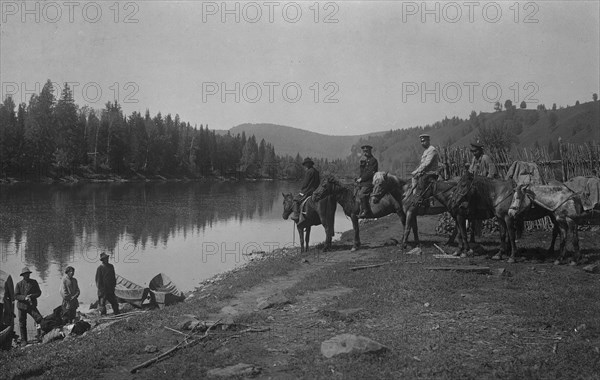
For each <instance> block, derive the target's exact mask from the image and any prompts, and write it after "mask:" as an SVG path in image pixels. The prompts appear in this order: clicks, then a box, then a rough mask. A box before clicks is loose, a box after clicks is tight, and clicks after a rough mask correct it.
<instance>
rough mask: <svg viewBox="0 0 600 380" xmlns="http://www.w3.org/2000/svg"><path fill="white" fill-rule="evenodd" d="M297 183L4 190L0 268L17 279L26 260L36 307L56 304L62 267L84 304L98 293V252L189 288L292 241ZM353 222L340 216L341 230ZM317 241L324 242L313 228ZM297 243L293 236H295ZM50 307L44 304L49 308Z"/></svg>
mask: <svg viewBox="0 0 600 380" xmlns="http://www.w3.org/2000/svg"><path fill="white" fill-rule="evenodd" d="M297 186H298V184H294V183H287V182H255V183H198V182H188V183H122V184H116V183H115V184H76V185H34V184H17V185H11V186H2V187H0V249H1V252H0V254H1V257H0V269H2V270H4V271H6V272H9V273H11V274H13V277H15V278H16V281H19V280H20V278H19V277H18V273H20V272H19V270H20V269H21V268H22V267H23V266H29V267H30V268H31V269H32V270H33V271H34V274H33V275H32V278H36V279H37V280H38V281H39V282H40V285H41V286H42V292H43V294H42V298H41V299H40V311H41V312H42V314H45V312H47V311H48V310H51V309H52V308H53V307H54V306H56V305H57V304H59V303H60V298H59V295H58V285H59V281H60V278H61V277H62V271H63V270H64V269H65V268H66V267H67V266H68V265H72V266H75V268H76V277H77V278H78V280H79V284H80V288H81V290H82V296H81V297H80V300H81V301H82V302H88V301H92V300H94V299H95V298H96V295H95V284H94V274H95V270H96V267H97V266H98V264H99V261H98V259H99V255H100V252H102V251H107V252H111V253H113V259H111V260H112V261H111V262H113V263H114V264H115V268H116V271H117V273H119V274H120V275H122V276H124V277H126V278H128V279H130V280H131V281H133V282H136V283H138V284H140V285H146V284H147V283H148V281H149V280H150V279H151V278H152V277H153V276H154V275H155V274H157V273H159V272H165V273H167V274H168V275H169V276H170V277H171V278H172V279H173V280H174V281H175V282H176V283H177V284H178V285H179V286H180V288H182V289H183V290H190V289H193V287H194V286H196V285H197V284H198V281H201V280H202V279H205V278H207V277H210V276H212V275H214V274H215V273H218V272H221V271H224V270H228V269H231V268H233V267H235V266H238V265H241V264H244V260H248V259H247V257H245V256H243V255H242V254H243V252H247V251H248V250H250V251H251V250H253V249H256V250H265V251H269V250H270V248H274V247H277V246H283V245H289V244H290V243H292V242H293V239H294V238H293V237H292V236H293V231H294V229H293V225H292V222H290V221H283V220H282V218H281V213H282V199H281V192H288V191H295V190H296V187H297ZM349 228H351V227H350V222H349V221H348V220H347V219H345V218H344V217H343V216H340V213H338V215H337V218H336V230H337V231H342V230H346V229H349ZM313 231H314V232H313V234H312V235H313V236H312V239H311V242H312V243H317V242H319V241H322V240H323V239H324V232H323V229H322V228H316V229H313ZM296 241H297V238H296ZM44 308H45V310H44Z"/></svg>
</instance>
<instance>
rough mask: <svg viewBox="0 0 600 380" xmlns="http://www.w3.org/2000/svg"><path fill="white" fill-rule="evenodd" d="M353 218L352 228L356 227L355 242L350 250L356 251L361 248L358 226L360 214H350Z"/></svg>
mask: <svg viewBox="0 0 600 380" xmlns="http://www.w3.org/2000/svg"><path fill="white" fill-rule="evenodd" d="M350 219H352V228H353V229H354V244H353V245H352V249H351V250H350V251H352V252H354V251H356V250H357V249H359V248H360V231H359V228H358V216H357V215H356V214H352V215H351V216H350Z"/></svg>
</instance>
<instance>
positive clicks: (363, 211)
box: [358, 197, 371, 218]
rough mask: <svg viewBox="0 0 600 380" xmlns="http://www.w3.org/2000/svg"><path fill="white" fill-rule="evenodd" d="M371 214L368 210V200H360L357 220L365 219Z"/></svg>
mask: <svg viewBox="0 0 600 380" xmlns="http://www.w3.org/2000/svg"><path fill="white" fill-rule="evenodd" d="M370 214H371V212H370V210H369V198H364V197H363V198H360V214H358V217H359V218H366V217H368V216H369V215H370Z"/></svg>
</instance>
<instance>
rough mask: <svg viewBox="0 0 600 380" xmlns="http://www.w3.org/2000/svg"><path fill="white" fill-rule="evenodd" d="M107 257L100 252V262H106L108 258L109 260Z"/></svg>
mask: <svg viewBox="0 0 600 380" xmlns="http://www.w3.org/2000/svg"><path fill="white" fill-rule="evenodd" d="M109 257H110V256H108V255H107V254H106V253H104V252H102V253H101V254H100V260H105V259H106V260H108V258H109Z"/></svg>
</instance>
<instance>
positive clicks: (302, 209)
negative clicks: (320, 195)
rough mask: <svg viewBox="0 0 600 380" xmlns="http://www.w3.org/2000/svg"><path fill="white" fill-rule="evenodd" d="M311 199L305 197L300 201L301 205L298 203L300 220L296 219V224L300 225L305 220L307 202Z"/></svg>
mask: <svg viewBox="0 0 600 380" xmlns="http://www.w3.org/2000/svg"><path fill="white" fill-rule="evenodd" d="M310 199H311V196H310V195H309V196H307V197H305V198H304V200H302V203H300V218H299V219H298V223H302V222H304V220H305V218H306V217H305V215H306V214H307V212H308V201H309V200H310Z"/></svg>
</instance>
